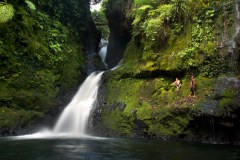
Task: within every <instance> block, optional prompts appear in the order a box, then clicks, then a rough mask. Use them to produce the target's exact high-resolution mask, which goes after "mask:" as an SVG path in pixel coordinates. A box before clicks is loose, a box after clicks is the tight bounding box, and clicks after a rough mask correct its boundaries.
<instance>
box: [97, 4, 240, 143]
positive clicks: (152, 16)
mask: <svg viewBox="0 0 240 160" xmlns="http://www.w3.org/2000/svg"><path fill="white" fill-rule="evenodd" d="M132 5H133V6H135V7H133V8H132V9H133V10H132V11H131V12H130V13H132V14H130V15H131V16H133V21H132V22H131V24H132V27H133V28H132V30H131V35H132V38H131V40H130V42H129V43H128V45H127V47H126V49H125V52H124V58H123V61H122V64H121V66H120V67H118V68H117V69H116V70H112V71H108V72H106V73H105V75H104V78H103V82H102V85H101V86H102V90H101V91H100V96H99V97H100V102H99V105H98V106H97V107H96V110H95V112H93V115H94V117H95V121H93V131H94V132H95V133H96V134H102V135H109V136H113V135H114V136H140V137H161V138H163V139H171V138H185V139H186V140H197V141H210V142H214V141H217V142H233V141H239V139H240V137H239V135H238V134H237V133H239V124H240V123H239V116H240V114H239V109H240V108H239V105H238V103H236V102H239V101H240V92H239V89H240V86H239V73H238V71H239V52H238V51H236V50H238V49H239V48H238V46H235V51H234V50H233V46H232V44H233V41H235V42H237V40H236V39H237V37H238V33H237V30H236V26H237V23H238V20H237V18H236V16H237V14H236V3H235V2H233V1H225V2H222V1H218V0H215V1H198V2H196V1H194V2H193V1H190V0H189V1H184V2H183V1H165V3H164V2H155V1H134V4H132ZM181 8H182V9H184V10H181ZM234 39H235V40H234ZM233 57H234V58H233ZM232 64H234V67H232ZM192 75H194V76H195V77H196V82H197V96H196V97H191V96H189V94H190V77H191V76H192ZM176 77H178V78H179V79H180V80H181V83H182V86H181V88H180V89H179V90H176V87H175V86H173V85H171V84H172V83H173V82H174V81H175V78H176ZM94 127H95V129H94ZM99 130H100V131H99ZM230 133H233V134H230Z"/></svg>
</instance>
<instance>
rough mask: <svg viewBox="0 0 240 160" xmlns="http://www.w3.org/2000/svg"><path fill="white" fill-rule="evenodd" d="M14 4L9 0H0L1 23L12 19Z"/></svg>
mask: <svg viewBox="0 0 240 160" xmlns="http://www.w3.org/2000/svg"><path fill="white" fill-rule="evenodd" d="M14 13H15V10H14V8H13V5H11V4H8V3H7V2H0V24H1V23H6V22H8V21H10V20H11V19H12V18H13V16H14Z"/></svg>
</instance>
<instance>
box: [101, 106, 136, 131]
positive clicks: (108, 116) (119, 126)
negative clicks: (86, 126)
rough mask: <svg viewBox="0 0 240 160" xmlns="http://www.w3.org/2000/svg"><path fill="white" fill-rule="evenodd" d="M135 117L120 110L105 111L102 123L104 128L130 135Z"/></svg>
mask: <svg viewBox="0 0 240 160" xmlns="http://www.w3.org/2000/svg"><path fill="white" fill-rule="evenodd" d="M132 121H133V118H131V117H129V116H127V115H125V114H124V113H123V112H121V111H118V110H112V111H109V110H107V111H104V113H103V119H102V124H103V127H104V128H108V129H111V130H113V131H115V132H118V133H121V134H125V135H130V134H131V132H132V127H133V125H132V123H133V122H132Z"/></svg>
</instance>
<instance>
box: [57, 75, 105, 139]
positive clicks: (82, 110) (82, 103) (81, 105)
mask: <svg viewBox="0 0 240 160" xmlns="http://www.w3.org/2000/svg"><path fill="white" fill-rule="evenodd" d="M102 73H103V72H101V73H99V74H96V73H95V72H94V73H92V74H91V75H89V76H88V78H87V79H86V80H85V81H84V83H83V84H82V86H81V87H80V88H79V90H78V92H77V94H76V95H75V96H74V98H73V99H72V101H71V102H70V103H69V105H68V106H67V107H66V108H65V109H64V111H63V113H62V114H61V116H60V118H59V119H58V121H57V123H56V125H55V127H54V129H53V133H56V134H67V135H74V136H83V135H85V134H86V133H85V128H86V124H87V121H88V117H89V113H90V111H91V109H92V107H93V105H94V102H95V101H96V98H97V91H98V82H99V80H100V79H101V76H102Z"/></svg>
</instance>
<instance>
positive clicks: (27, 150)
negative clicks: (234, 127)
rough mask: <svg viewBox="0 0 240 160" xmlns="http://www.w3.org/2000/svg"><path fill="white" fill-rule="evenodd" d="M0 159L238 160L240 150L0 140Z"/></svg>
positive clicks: (149, 143)
mask: <svg viewBox="0 0 240 160" xmlns="http://www.w3.org/2000/svg"><path fill="white" fill-rule="evenodd" d="M0 152H1V154H0V159H1V160H2V159H14V160H16V159H17V160H21V159H24V160H26V159H37V160H42V159H43V160H45V159H53V160H54V159H101V160H102V159H131V160H132V159H133V160H134V159H136V160H138V159H149V160H150V159H157V160H158V159H160V160H181V159H183V160H205V159H206V160H215V159H216V160H232V159H240V147H239V146H229V145H209V144H194V143H182V142H160V141H156V140H142V139H141V140H139V139H138V140H137V139H105V138H103V139H101V138H81V139H12V138H2V139H0Z"/></svg>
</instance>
